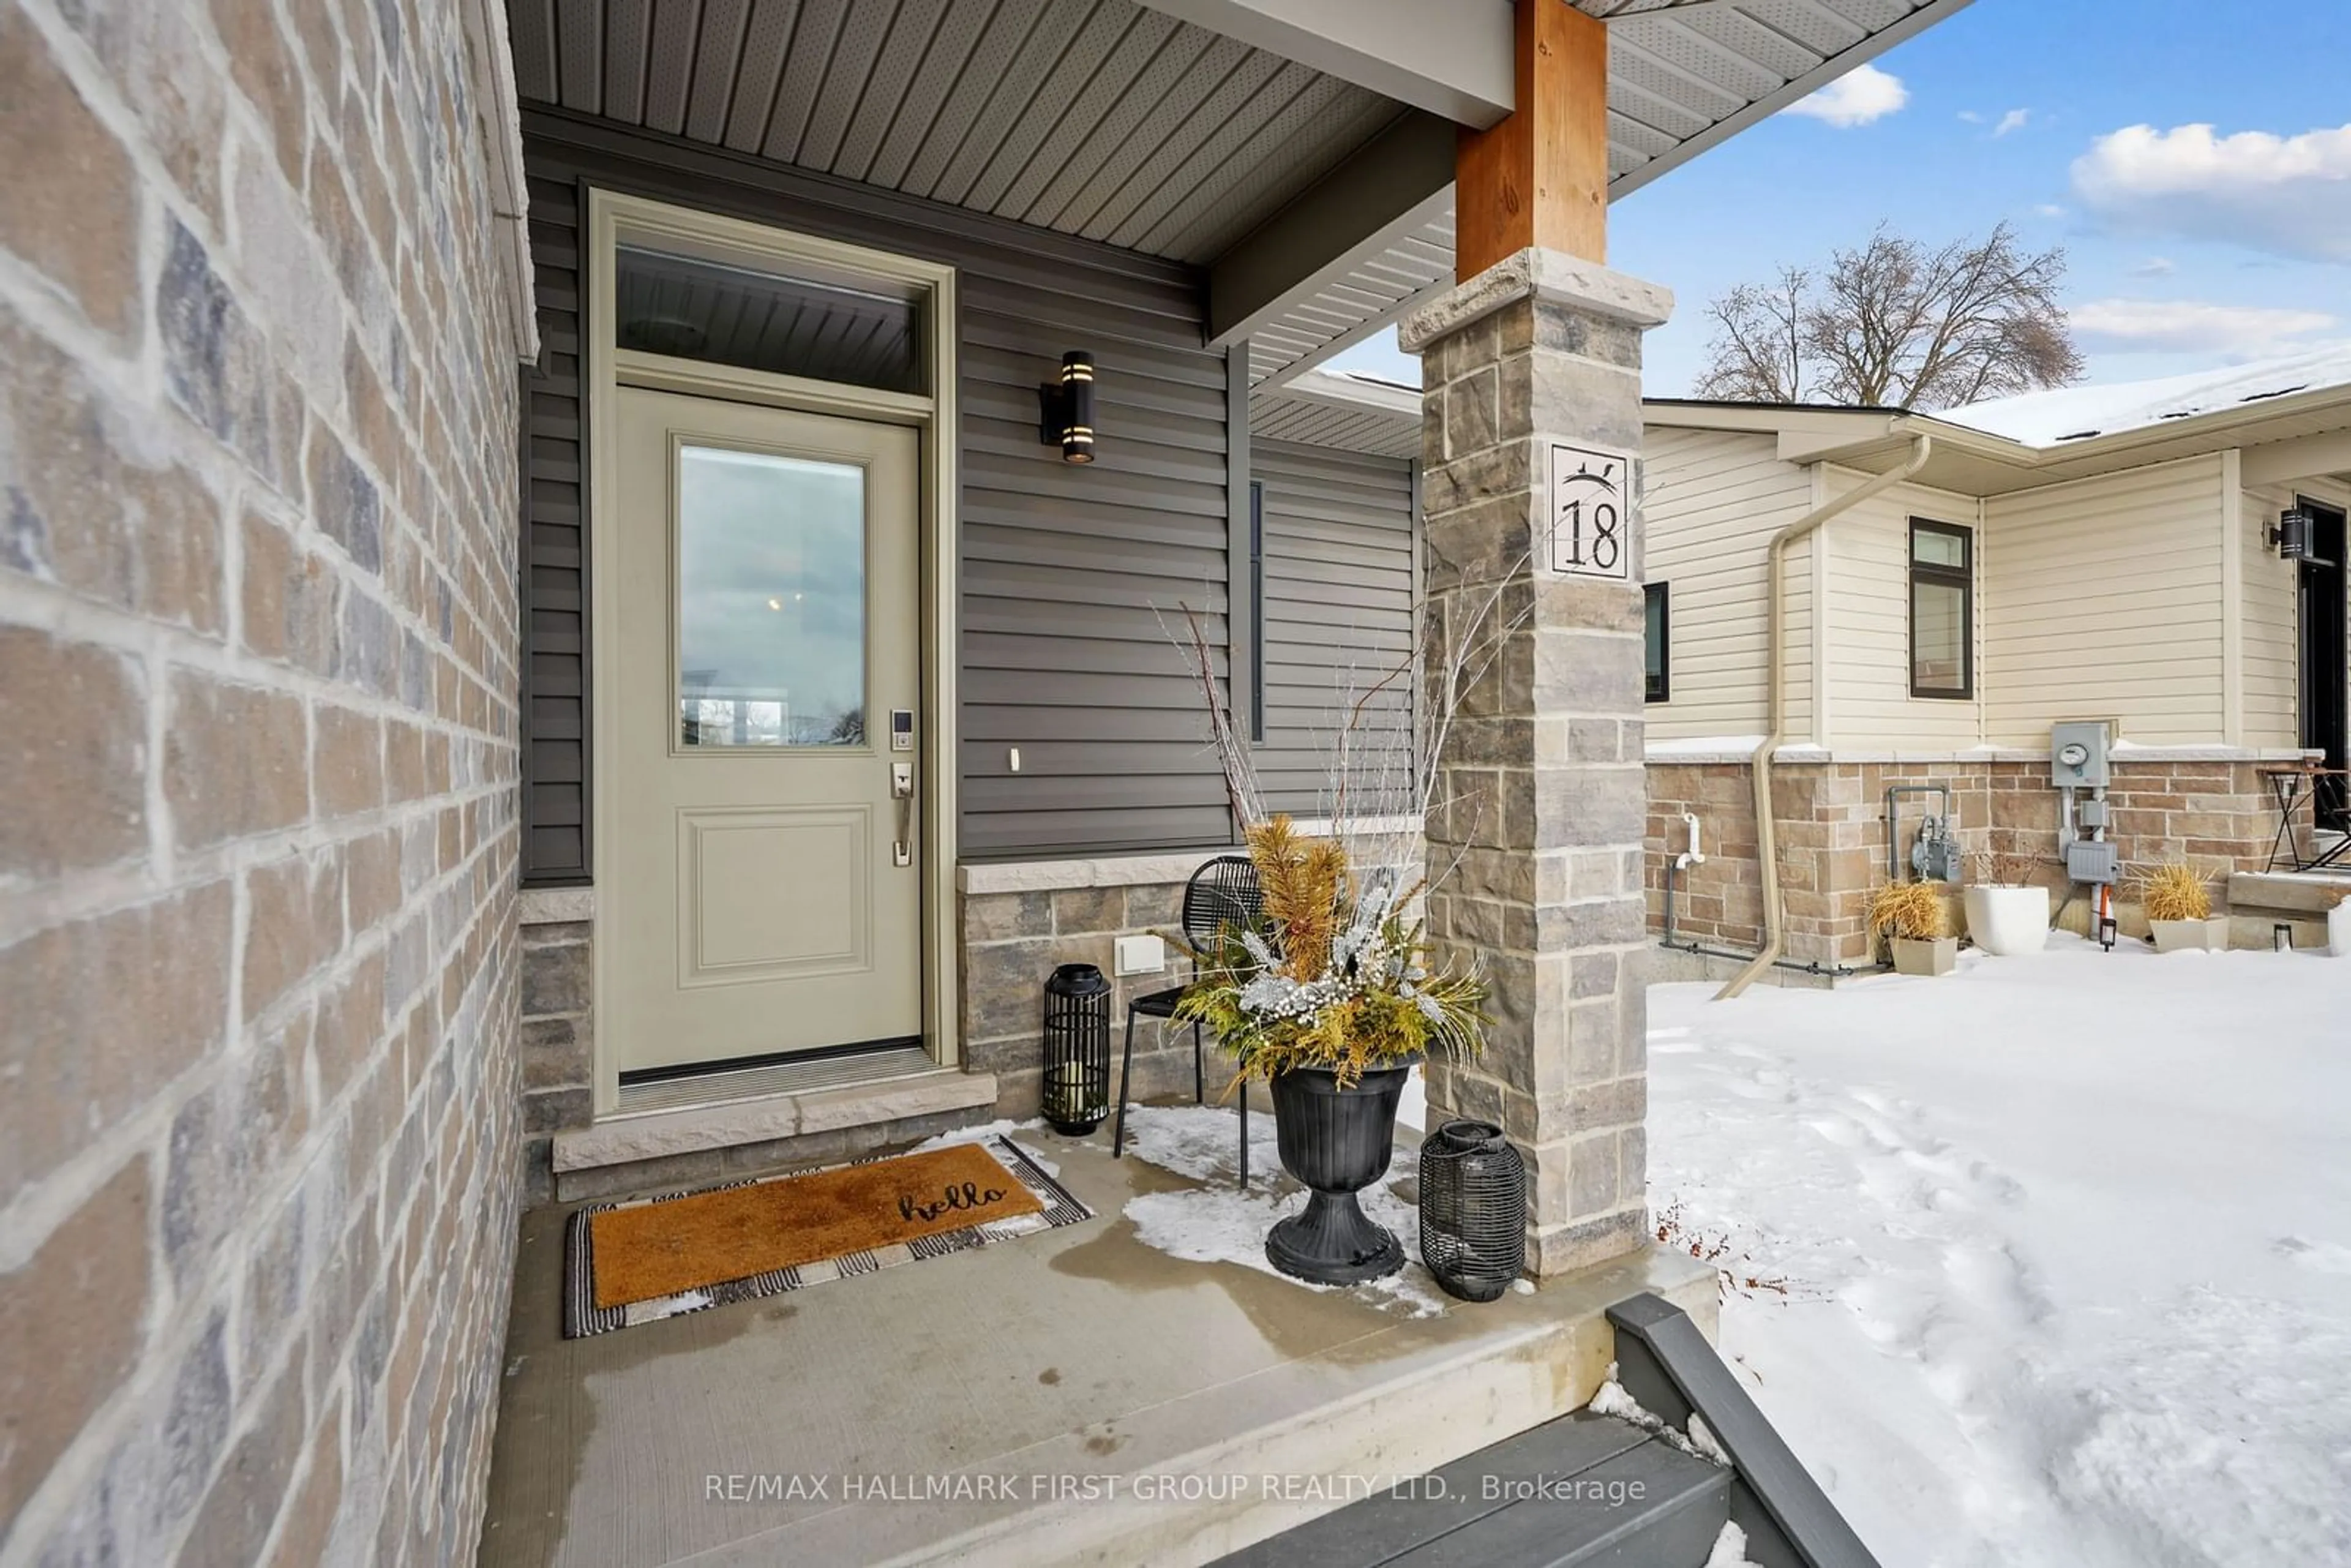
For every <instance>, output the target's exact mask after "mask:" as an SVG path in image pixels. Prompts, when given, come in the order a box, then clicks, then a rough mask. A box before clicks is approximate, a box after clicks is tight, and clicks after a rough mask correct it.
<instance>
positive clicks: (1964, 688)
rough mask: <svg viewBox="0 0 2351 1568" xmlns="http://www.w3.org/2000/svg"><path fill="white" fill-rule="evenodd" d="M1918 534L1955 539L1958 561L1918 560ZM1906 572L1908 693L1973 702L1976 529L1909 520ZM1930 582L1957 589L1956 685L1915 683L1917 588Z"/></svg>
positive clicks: (1928, 698)
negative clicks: (1957, 656) (1953, 564)
mask: <svg viewBox="0 0 2351 1568" xmlns="http://www.w3.org/2000/svg"><path fill="white" fill-rule="evenodd" d="M1921 534H1933V535H1939V536H1941V537H1943V538H1955V539H1957V540H1959V565H1957V566H1943V565H1940V564H1938V563H1937V562H1934V561H1922V560H1920V559H1918V538H1919V536H1920V535H1921ZM1907 542H1908V557H1907V559H1908V562H1909V567H1910V570H1909V572H1908V574H1907V577H1906V578H1905V580H1904V589H1903V591H1904V594H1905V596H1906V597H1907V599H1908V601H1909V602H1908V603H1907V605H1905V606H1904V612H1905V617H1906V619H1907V621H1908V622H1909V631H1910V635H1909V643H1910V648H1909V654H1910V671H1909V687H1910V695H1912V696H1914V697H1917V698H1919V699H1921V700H1923V701H1929V702H1973V701H1974V700H1975V695H1976V531H1975V529H1973V528H1970V527H1968V526H1967V525H1965V524H1963V523H1940V522H1936V521H1935V520H1933V519H1932V518H1929V517H1913V518H1911V519H1910V536H1909V539H1908V541H1907ZM1921 583H1931V584H1933V585H1934V586H1936V587H1938V588H1956V589H1958V590H1959V685H1958V686H1957V688H1953V687H1949V686H1927V687H1923V688H1922V687H1921V686H1920V685H1918V588H1919V585H1920V584H1921Z"/></svg>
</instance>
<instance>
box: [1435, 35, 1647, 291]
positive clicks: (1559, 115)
mask: <svg viewBox="0 0 2351 1568" xmlns="http://www.w3.org/2000/svg"><path fill="white" fill-rule="evenodd" d="M1515 68H1516V69H1515V76H1516V84H1517V99H1518V107H1517V109H1516V110H1513V111H1512V112H1511V113H1510V116H1509V117H1508V118H1507V119H1505V120H1502V121H1501V123H1499V124H1498V125H1496V126H1494V127H1493V128H1492V129H1491V130H1488V131H1469V130H1466V129H1465V130H1464V131H1462V132H1461V141H1460V145H1459V147H1458V149H1457V150H1456V151H1455V153H1454V162H1453V173H1454V187H1453V189H1454V201H1453V210H1454V225H1455V226H1454V240H1453V277H1454V281H1455V282H1457V283H1459V282H1466V281H1468V279H1469V278H1472V277H1476V276H1477V275H1478V274H1479V273H1481V272H1483V271H1485V270H1486V269H1487V268H1488V267H1491V266H1493V265H1494V264H1495V263H1496V262H1498V261H1500V260H1501V259H1502V258H1503V257H1505V256H1515V255H1517V254H1518V253H1519V252H1520V251H1522V250H1525V249H1527V248H1528V247H1529V246H1541V248H1542V249H1544V250H1555V251H1559V252H1561V253H1562V254H1564V255H1567V256H1581V257H1582V258H1583V259H1584V260H1585V261H1606V260H1607V259H1608V24H1606V23H1605V22H1603V21H1601V20H1599V19H1598V18H1597V17H1593V16H1585V15H1584V14H1583V12H1581V11H1579V10H1577V9H1576V8H1575V7H1574V6H1573V5H1569V4H1567V0H1519V5H1518V17H1517V41H1516V59H1515Z"/></svg>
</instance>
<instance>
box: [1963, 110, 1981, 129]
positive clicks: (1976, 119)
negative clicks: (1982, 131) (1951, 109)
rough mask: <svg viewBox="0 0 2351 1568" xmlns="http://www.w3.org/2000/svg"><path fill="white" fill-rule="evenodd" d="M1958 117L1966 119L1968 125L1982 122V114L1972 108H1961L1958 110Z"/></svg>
mask: <svg viewBox="0 0 2351 1568" xmlns="http://www.w3.org/2000/svg"><path fill="white" fill-rule="evenodd" d="M1959 118H1960V119H1961V120H1966V121H1967V122H1968V123H1969V124H1970V125H1981V124H1982V123H1983V116H1982V115H1980V114H1978V113H1977V112H1976V111H1975V110H1972V109H1963V110H1959Z"/></svg>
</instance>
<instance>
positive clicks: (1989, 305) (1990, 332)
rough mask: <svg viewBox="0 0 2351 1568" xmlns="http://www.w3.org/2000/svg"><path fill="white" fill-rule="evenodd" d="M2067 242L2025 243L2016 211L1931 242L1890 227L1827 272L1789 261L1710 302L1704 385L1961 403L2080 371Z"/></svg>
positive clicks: (1886, 402) (1761, 396) (1721, 390)
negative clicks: (1966, 234)
mask: <svg viewBox="0 0 2351 1568" xmlns="http://www.w3.org/2000/svg"><path fill="white" fill-rule="evenodd" d="M2064 277H2065V252H2064V249H2063V248H2062V247H2052V248H2050V249H2048V250H2044V251H2026V250H2024V249H2022V247H2020V246H2018V244H2017V240H2016V235H2015V232H2014V231H2013V230H2011V228H2010V227H2009V226H2008V225H2006V224H2001V225H2000V226H1999V227H1997V228H1995V229H1993V230H1992V231H1991V235H1988V236H1987V237H1985V238H1983V239H1981V240H1953V241H1951V242H1950V243H1949V244H1948V245H1945V246H1940V247H1938V248H1936V249H1932V250H1929V249H1928V247H1927V246H1923V245H1921V244H1919V243H1918V242H1917V240H1914V239H1909V238H1907V237H1905V236H1904V235H1897V234H1895V233H1893V232H1891V231H1890V230H1888V229H1886V228H1884V227H1880V228H1879V229H1878V230H1877V231H1876V233H1875V234H1873V235H1870V237H1869V242H1868V243H1867V244H1866V245H1864V246H1861V247H1860V248H1858V249H1855V250H1840V251H1837V252H1834V254H1833V255H1832V256H1831V257H1830V259H1829V265H1828V267H1827V269H1826V270H1825V271H1824V272H1823V273H1821V274H1820V275H1819V276H1818V277H1815V276H1814V274H1813V273H1812V272H1810V271H1807V270H1805V269H1803V268H1800V267H1782V269H1781V271H1780V276H1779V277H1778V278H1777V279H1776V280H1775V281H1774V282H1772V283H1771V284H1768V285H1757V284H1742V285H1740V287H1737V288H1734V289H1732V290H1731V291H1730V292H1729V293H1728V294H1725V295H1723V296H1722V297H1721V298H1718V299H1716V300H1715V301H1714V302H1713V303H1712V304H1711V305H1709V306H1708V308H1707V314H1708V318H1709V319H1711V320H1712V321H1713V323H1714V327H1715V333H1714V339H1713V341H1712V342H1711V344H1709V345H1708V366H1707V370H1706V372H1705V374H1704V375H1703V376H1702V377H1701V378H1700V379H1699V382H1698V392H1699V393H1700V395H1702V396H1705V397H1716V398H1727V399H1729V400H1732V401H1735V402H1805V401H1807V399H1808V397H1809V399H1810V401H1813V402H1827V403H1842V404H1846V405H1854V404H1865V405H1870V406H1875V407H1880V408H1922V409H1932V408H1952V407H1956V406H1958V405H1959V404H1961V403H1969V402H1976V401H1978V400H1979V399H1981V398H1988V397H2004V396H2006V395H2008V394H2010V393H2011V392H2030V391H2032V389H2033V388H2035V387H2052V386H2063V385H2064V384H2065V383H2066V382H2072V381H2075V380H2078V379H2079V378H2080V376H2081V373H2082V357H2081V355H2080V354H2079V353H2077V352H2076V351H2075V350H2074V340H2073V334H2072V332H2071V330H2070V329H2068V327H2067V326H2066V324H2065V313H2064V310H2063V309H2062V308H2060V307H2059V305H2058V303H2057V290H2058V286H2059V285H2060V284H2061V283H2063V282H2064Z"/></svg>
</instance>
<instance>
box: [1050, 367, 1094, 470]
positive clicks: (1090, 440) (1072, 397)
mask: <svg viewBox="0 0 2351 1568" xmlns="http://www.w3.org/2000/svg"><path fill="white" fill-rule="evenodd" d="M1037 410H1038V413H1037V439H1038V440H1040V441H1041V442H1043V443H1044V444H1046V445H1048V446H1059V447H1060V448H1061V461H1062V462H1064V463H1091V462H1092V461H1093V460H1094V357H1093V354H1092V351H1091V350H1085V349H1071V350H1070V351H1069V352H1068V353H1066V354H1063V355H1062V356H1061V380H1060V381H1057V382H1040V383H1038V387H1037Z"/></svg>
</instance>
